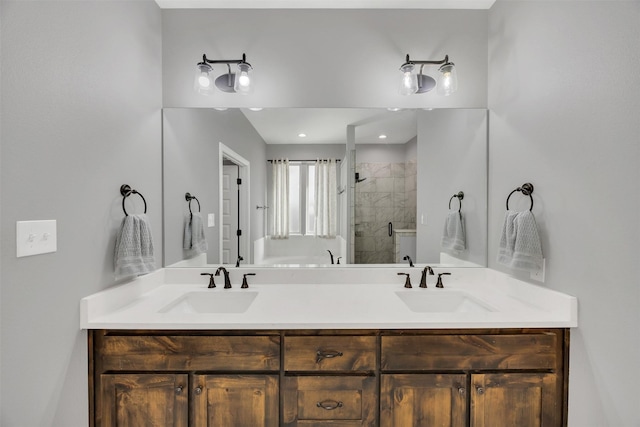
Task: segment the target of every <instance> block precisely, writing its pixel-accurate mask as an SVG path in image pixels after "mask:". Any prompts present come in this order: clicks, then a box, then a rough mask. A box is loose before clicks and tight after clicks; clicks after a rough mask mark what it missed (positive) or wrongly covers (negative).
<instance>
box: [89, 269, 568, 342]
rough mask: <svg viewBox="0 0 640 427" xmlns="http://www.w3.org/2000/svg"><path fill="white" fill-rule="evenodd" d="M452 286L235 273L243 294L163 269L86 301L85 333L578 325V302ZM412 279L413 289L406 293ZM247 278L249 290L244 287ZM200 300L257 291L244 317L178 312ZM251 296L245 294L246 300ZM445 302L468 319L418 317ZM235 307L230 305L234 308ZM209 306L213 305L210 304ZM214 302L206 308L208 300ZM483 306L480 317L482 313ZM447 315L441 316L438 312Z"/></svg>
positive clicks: (384, 274)
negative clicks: (190, 299) (455, 301)
mask: <svg viewBox="0 0 640 427" xmlns="http://www.w3.org/2000/svg"><path fill="white" fill-rule="evenodd" d="M434 270H435V271H436V274H437V273H441V272H444V271H447V272H451V273H452V275H451V276H443V279H444V283H445V288H444V289H438V288H435V281H436V279H435V278H434V276H428V288H427V289H422V288H419V287H418V284H419V282H420V273H421V268H418V267H416V268H408V267H406V266H404V267H396V268H368V269H362V268H350V267H338V268H290V269H286V268H282V269H280V268H237V269H236V268H230V269H229V272H230V275H231V280H232V284H233V289H223V285H222V283H223V280H222V277H217V278H216V283H217V284H218V286H217V287H216V288H215V289H207V284H208V277H206V276H200V273H202V272H214V270H212V269H207V268H170V269H161V270H158V271H156V272H154V273H152V274H149V275H146V276H142V277H140V278H137V279H135V280H132V281H131V282H128V283H125V284H122V285H119V286H115V287H113V288H109V289H107V290H105V291H102V292H99V293H97V294H94V295H91V296H88V297H85V298H83V299H82V300H81V303H80V314H81V316H80V323H81V325H80V326H81V328H82V329H186V330H189V329H194V330H195V329H208V330H229V329H263V330H264V329H450V328H454V329H455V328H465V329H467V328H546V327H575V326H577V300H576V298H575V297H572V296H569V295H566V294H562V293H559V292H555V291H552V290H549V289H546V288H544V287H542V286H536V285H532V284H529V283H526V282H522V281H519V280H516V279H514V278H512V277H510V276H508V275H505V274H503V273H500V272H497V271H495V270H490V269H486V268H446V269H445V268H434ZM398 272H404V273H411V279H412V283H413V286H414V287H413V288H412V289H405V288H404V287H403V284H404V277H400V276H397V273H398ZM243 273H257V275H256V276H254V277H249V283H250V285H249V289H240V282H241V278H242V274H243ZM191 292H200V293H199V294H197V295H198V296H203V297H206V298H212V299H213V298H217V296H219V298H220V300H225V298H227V299H228V298H229V297H231V298H234V297H235V296H240V297H242V296H243V295H244V294H246V293H247V292H257V295H256V296H255V299H254V300H253V302H252V303H251V305H250V306H249V307H248V309H246V311H244V312H242V313H198V312H194V311H193V310H189V309H184V310H179V309H176V310H173V311H171V310H169V311H168V312H163V311H167V309H168V308H171V307H174V306H175V305H176V303H175V302H176V301H178V300H180V298H183V297H184V296H185V295H186V294H188V293H191ZM240 294H243V295H240ZM445 295H450V296H452V297H453V298H458V297H461V296H462V297H465V298H467V299H466V300H464V301H466V302H467V303H469V301H471V303H469V307H466V306H464V307H462V308H459V309H458V311H453V312H451V311H446V309H442V310H443V311H438V312H433V310H434V309H433V308H432V309H430V310H431V311H430V312H416V311H413V310H412V309H410V308H409V307H408V305H407V304H406V303H405V302H403V299H402V298H401V297H403V296H404V297H407V300H408V301H409V302H410V303H415V304H418V305H420V304H421V301H424V302H426V303H429V302H433V301H434V300H435V301H438V302H439V301H440V299H439V298H442V297H443V296H445ZM225 301H226V300H225ZM201 302H203V301H201ZM204 302H205V303H206V301H204ZM474 303H478V304H479V305H480V306H481V307H482V308H481V309H474V307H478V305H476V304H474ZM437 310H440V308H437V309H436V311H437Z"/></svg>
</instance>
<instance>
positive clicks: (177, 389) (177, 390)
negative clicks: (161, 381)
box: [176, 385, 183, 394]
mask: <svg viewBox="0 0 640 427" xmlns="http://www.w3.org/2000/svg"><path fill="white" fill-rule="evenodd" d="M182 389H183V387H182V386H181V385H179V386H178V387H176V394H180V393H182Z"/></svg>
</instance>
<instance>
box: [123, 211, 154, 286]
mask: <svg viewBox="0 0 640 427" xmlns="http://www.w3.org/2000/svg"><path fill="white" fill-rule="evenodd" d="M114 268H115V273H116V277H128V276H137V275H140V274H146V273H150V272H152V271H153V270H155V269H156V263H155V259H154V257H153V237H152V235H151V226H150V225H149V219H148V218H147V216H146V215H145V214H132V215H128V216H125V217H124V218H123V219H122V224H121V225H120V230H119V231H118V234H117V235H116V246H115V254H114Z"/></svg>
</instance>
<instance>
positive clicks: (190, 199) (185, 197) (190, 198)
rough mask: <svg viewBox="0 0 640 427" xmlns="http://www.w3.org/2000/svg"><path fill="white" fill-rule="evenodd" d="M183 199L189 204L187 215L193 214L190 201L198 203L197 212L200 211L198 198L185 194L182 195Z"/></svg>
mask: <svg viewBox="0 0 640 427" xmlns="http://www.w3.org/2000/svg"><path fill="white" fill-rule="evenodd" d="M184 199H185V200H186V201H187V202H189V213H190V214H193V212H191V201H192V200H194V199H195V201H196V202H198V212H200V211H202V209H201V208H200V200H198V198H197V197H196V196H192V195H191V193H185V195H184Z"/></svg>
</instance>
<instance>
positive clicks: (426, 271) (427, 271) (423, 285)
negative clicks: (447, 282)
mask: <svg viewBox="0 0 640 427" xmlns="http://www.w3.org/2000/svg"><path fill="white" fill-rule="evenodd" d="M427 274H428V275H430V276H433V268H431V267H429V266H428V265H427V266H426V267H425V268H424V270H422V277H420V287H421V288H426V287H427Z"/></svg>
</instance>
